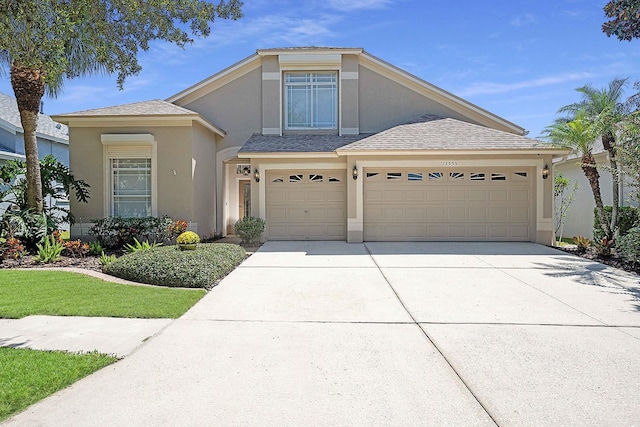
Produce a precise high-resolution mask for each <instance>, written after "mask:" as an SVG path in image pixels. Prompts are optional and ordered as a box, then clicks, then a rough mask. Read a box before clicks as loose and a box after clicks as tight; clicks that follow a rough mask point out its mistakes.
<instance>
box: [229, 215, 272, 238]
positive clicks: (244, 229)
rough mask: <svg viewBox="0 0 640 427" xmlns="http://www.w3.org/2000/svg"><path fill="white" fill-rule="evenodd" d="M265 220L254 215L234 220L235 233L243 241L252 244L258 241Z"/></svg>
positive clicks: (262, 231)
mask: <svg viewBox="0 0 640 427" xmlns="http://www.w3.org/2000/svg"><path fill="white" fill-rule="evenodd" d="M264 227H265V222H264V220H263V219H262V218H256V217H254V216H245V217H244V218H242V219H240V220H238V221H237V222H236V225H235V228H236V235H238V236H239V237H240V238H241V239H242V242H243V243H246V244H253V243H257V242H259V241H260V237H262V233H264Z"/></svg>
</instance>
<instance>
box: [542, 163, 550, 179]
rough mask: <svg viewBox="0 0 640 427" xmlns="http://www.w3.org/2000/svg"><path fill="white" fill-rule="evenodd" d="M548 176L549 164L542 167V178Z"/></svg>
mask: <svg viewBox="0 0 640 427" xmlns="http://www.w3.org/2000/svg"><path fill="white" fill-rule="evenodd" d="M547 178H549V165H544V167H543V168H542V179H547Z"/></svg>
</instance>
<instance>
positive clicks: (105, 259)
mask: <svg viewBox="0 0 640 427" xmlns="http://www.w3.org/2000/svg"><path fill="white" fill-rule="evenodd" d="M116 259H118V258H117V257H116V256H115V255H106V254H105V253H104V251H102V252H101V253H100V265H101V266H102V267H103V269H104V267H105V266H107V265H109V264H111V263H112V262H114V261H115V260H116Z"/></svg>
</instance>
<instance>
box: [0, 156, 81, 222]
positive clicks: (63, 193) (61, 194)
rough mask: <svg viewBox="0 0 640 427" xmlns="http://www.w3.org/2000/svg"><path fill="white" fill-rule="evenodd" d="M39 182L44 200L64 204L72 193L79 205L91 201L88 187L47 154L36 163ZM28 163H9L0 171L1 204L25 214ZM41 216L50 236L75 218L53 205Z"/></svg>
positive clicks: (14, 161)
mask: <svg viewBox="0 0 640 427" xmlns="http://www.w3.org/2000/svg"><path fill="white" fill-rule="evenodd" d="M39 166H40V180H41V182H42V195H43V199H44V200H45V201H46V200H56V201H63V200H64V201H66V200H69V195H70V194H71V192H74V193H75V197H76V199H77V200H78V201H79V202H83V203H86V202H87V201H88V199H89V197H90V195H89V184H87V183H86V182H85V181H83V180H81V179H76V178H75V177H74V175H73V174H72V173H71V170H70V169H69V168H68V167H67V166H65V165H64V164H63V163H62V162H60V161H59V160H58V159H56V158H55V156H53V155H51V154H47V155H46V156H45V157H44V158H43V159H41V160H40V162H39ZM26 172H27V163H26V161H25V160H12V161H9V162H7V163H6V164H5V165H3V166H2V167H0V184H3V185H4V186H5V189H4V191H0V200H2V201H11V202H12V203H14V204H15V205H16V206H17V208H18V210H19V211H28V212H31V213H33V210H32V209H29V206H28V204H27V180H26V179H25V176H26ZM43 213H44V215H45V218H46V221H45V222H46V223H47V224H48V226H49V230H48V231H47V233H48V234H50V233H51V232H52V231H53V230H54V229H56V228H58V226H59V225H60V224H62V223H71V224H73V223H74V220H75V218H74V216H73V214H71V212H70V211H69V209H67V208H62V207H60V206H59V205H57V204H56V203H52V204H51V205H50V206H49V205H47V204H46V203H44V206H43Z"/></svg>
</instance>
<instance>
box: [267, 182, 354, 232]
mask: <svg viewBox="0 0 640 427" xmlns="http://www.w3.org/2000/svg"><path fill="white" fill-rule="evenodd" d="M345 181H346V171H344V170H314V171H306V170H302V171H297V170H291V171H267V182H266V191H267V199H266V203H267V238H268V239H270V240H346V233H347V225H346V224H347V204H346V203H347V188H346V182H345Z"/></svg>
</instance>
